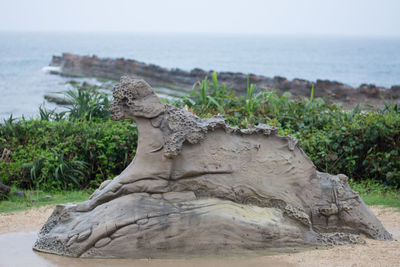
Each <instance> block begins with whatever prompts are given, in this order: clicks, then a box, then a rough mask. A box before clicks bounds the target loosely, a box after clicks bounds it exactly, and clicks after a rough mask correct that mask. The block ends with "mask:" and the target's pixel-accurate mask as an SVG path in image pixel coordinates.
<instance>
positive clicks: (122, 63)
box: [49, 53, 400, 108]
mask: <svg viewBox="0 0 400 267" xmlns="http://www.w3.org/2000/svg"><path fill="white" fill-rule="evenodd" d="M49 68H50V69H49V70H50V72H51V73H52V74H59V75H63V76H71V77H96V78H105V79H111V80H119V78H120V77H121V76H122V75H130V76H133V77H136V78H141V79H144V80H146V81H147V82H149V83H150V84H151V85H152V86H156V87H157V86H158V87H166V88H170V89H173V90H178V91H186V92H190V91H191V90H192V87H193V84H195V83H196V82H197V81H199V80H202V79H204V78H205V77H209V78H210V77H211V72H212V71H204V70H202V69H199V68H195V69H193V70H191V71H190V72H188V71H184V70H181V69H177V68H176V69H167V68H163V67H160V66H157V65H154V64H147V63H143V62H139V61H136V60H133V59H124V58H115V59H114V58H99V57H97V56H95V55H94V56H80V55H76V54H70V53H63V54H62V55H61V56H53V58H52V60H51V62H50V65H49ZM247 77H249V79H250V83H254V84H256V85H257V87H258V88H259V89H261V90H276V91H278V92H279V93H284V92H290V93H291V94H292V96H293V97H309V96H310V90H311V87H312V85H313V84H314V86H315V90H314V92H315V95H314V96H315V97H323V98H325V100H326V101H327V102H339V103H342V104H343V106H344V107H345V108H351V107H354V106H355V105H357V104H369V105H372V106H382V105H383V102H382V99H385V101H389V102H390V101H395V102H398V101H400V85H393V86H392V87H391V88H385V87H378V86H375V85H374V84H361V85H360V86H359V87H357V88H354V87H351V86H349V85H346V84H343V83H340V82H337V81H330V80H317V81H316V82H311V81H307V80H303V79H293V80H288V79H286V78H285V77H280V76H275V77H273V78H270V77H266V76H262V75H255V74H249V75H246V74H244V73H240V72H218V80H219V81H220V82H224V83H225V84H226V85H227V86H228V88H231V89H233V90H234V91H235V92H236V93H237V94H239V95H244V94H245V93H246V83H247Z"/></svg>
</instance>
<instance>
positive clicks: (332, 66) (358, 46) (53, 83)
mask: <svg viewBox="0 0 400 267" xmlns="http://www.w3.org/2000/svg"><path fill="white" fill-rule="evenodd" d="M63 52H70V53H76V54H81V55H93V54H96V55H98V56H100V57H124V58H131V59H136V60H139V61H143V62H146V63H153V64H157V65H160V66H163V67H167V68H180V69H183V70H191V69H193V68H196V67H198V68H202V69H205V70H215V71H235V72H236V71H237V72H244V73H255V74H261V75H265V76H270V77H272V76H275V75H279V76H284V77H287V78H289V79H293V78H302V79H307V80H312V81H314V80H316V79H329V80H336V81H340V82H343V83H346V84H348V85H351V86H359V85H360V84H361V83H373V84H376V85H379V86H385V87H390V86H392V85H400V38H399V39H395V38H352V37H315V36H314V37H310V36H308V37H301V36H261V35H225V34H222V35H215V34H196V35H195V34H186V35H185V34H133V33H130V34H129V33H125V34H124V33H32V32H31V33H23V32H0V119H3V118H7V117H9V116H10V114H13V116H14V117H21V116H22V115H24V116H25V117H33V116H37V115H38V107H39V105H41V104H43V103H44V99H43V95H44V94H45V93H49V92H56V91H62V90H65V89H66V85H65V82H66V81H67V80H68V78H63V77H60V76H56V75H50V74H47V73H45V72H44V71H43V70H42V69H43V67H45V66H47V65H48V64H49V62H50V60H51V57H52V55H61V53H63ZM92 82H95V81H94V80H92ZM45 107H47V108H54V107H55V106H54V105H52V104H49V103H45Z"/></svg>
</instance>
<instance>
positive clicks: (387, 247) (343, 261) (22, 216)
mask: <svg viewBox="0 0 400 267" xmlns="http://www.w3.org/2000/svg"><path fill="white" fill-rule="evenodd" d="M53 208H54V206H44V207H40V208H33V209H30V210H27V211H20V212H12V213H3V214H0V234H5V233H9V232H29V231H37V230H39V229H40V227H41V226H42V225H43V224H44V223H45V221H46V220H47V218H48V217H49V216H50V214H51V212H52V210H53ZM371 209H372V211H373V212H374V213H375V214H376V215H377V216H378V218H379V219H380V220H381V222H382V223H383V224H384V225H385V227H386V229H387V230H388V231H389V232H391V233H392V234H393V236H394V238H395V239H396V241H393V242H385V241H376V240H372V239H366V241H367V243H366V244H365V245H354V246H340V247H335V248H331V249H324V250H321V249H316V250H311V251H304V252H299V253H294V254H282V255H275V256H263V257H256V258H249V259H240V260H239V261H238V260H233V259H226V260H223V259H216V260H215V261H213V260H210V259H208V260H204V261H202V260H153V261H151V263H150V262H148V263H147V261H146V262H143V261H141V262H137V263H141V264H143V266H166V265H167V266H169V264H172V265H171V266H193V264H194V265H195V266H214V265H215V266H274V265H276V264H278V265H279V266H280V267H282V266H324V267H328V266H351V267H356V266H400V242H399V241H397V240H400V212H397V211H395V210H394V209H392V208H384V207H372V208H371ZM54 257H55V256H54ZM88 263H89V262H85V263H84V264H85V265H87V264H88ZM114 263H117V262H114ZM274 263H275V264H274ZM97 264H98V263H97ZM141 264H139V265H140V266H142V265H141ZM157 264H159V265H157ZM237 264H239V265H237ZM243 264H244V265H243ZM89 265H90V264H89ZM0 266H1V264H0ZM57 266H62V264H60V265H59V264H57ZM124 266H125V265H124Z"/></svg>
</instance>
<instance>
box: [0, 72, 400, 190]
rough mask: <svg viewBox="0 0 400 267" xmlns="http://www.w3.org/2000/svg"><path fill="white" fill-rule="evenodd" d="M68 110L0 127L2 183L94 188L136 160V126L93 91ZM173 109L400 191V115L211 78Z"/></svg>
mask: <svg viewBox="0 0 400 267" xmlns="http://www.w3.org/2000/svg"><path fill="white" fill-rule="evenodd" d="M68 96H69V97H70V100H72V101H73V102H74V104H73V105H71V107H70V108H69V109H68V111H67V112H65V113H62V114H61V113H56V112H54V111H47V110H43V109H41V110H40V118H38V119H31V120H24V119H20V120H14V119H12V117H10V119H9V120H6V121H4V123H2V124H0V153H1V152H2V151H4V149H8V150H10V151H12V154H11V155H10V157H9V158H8V159H3V160H0V178H1V180H0V181H1V182H3V183H5V184H8V185H15V186H18V187H21V188H39V187H40V188H41V189H42V190H54V189H56V190H57V189H83V188H95V187H97V186H98V185H99V184H100V183H101V182H102V181H103V180H105V179H110V178H113V177H114V176H115V175H118V174H119V173H120V172H121V171H122V170H123V169H124V168H125V167H126V165H127V164H128V163H129V162H130V161H131V160H132V158H133V156H134V155H135V151H136V145H137V143H136V142H137V131H136V128H135V125H134V124H133V122H129V121H119V122H114V121H111V120H110V119H109V118H108V115H109V111H108V105H109V101H108V99H107V96H106V95H105V94H101V93H98V92H97V91H96V90H92V89H90V90H88V89H87V88H84V87H80V86H78V87H77V90H76V92H69V93H68ZM169 103H170V104H173V105H177V106H179V107H181V108H186V109H189V110H190V111H192V112H194V113H196V114H197V115H198V116H200V117H210V116H213V115H216V114H220V115H223V116H224V117H225V118H226V119H227V120H228V122H229V123H230V124H232V125H236V126H239V127H243V128H248V127H252V126H254V125H257V124H259V123H265V124H269V125H273V126H277V127H279V128H280V134H281V135H292V136H295V137H296V138H297V139H298V140H299V142H300V146H301V147H302V148H303V149H304V150H305V152H306V153H307V155H308V156H310V158H311V159H312V160H313V161H314V163H315V164H316V166H317V168H318V169H319V170H320V171H324V172H330V173H334V174H337V173H344V174H346V175H348V176H349V177H351V178H352V179H354V180H356V181H361V180H370V179H373V180H376V181H380V182H381V183H382V184H384V185H390V186H396V187H400V108H399V106H398V105H394V104H391V105H389V104H386V106H385V108H382V109H372V110H369V111H365V110H364V111H363V110H361V109H360V108H358V107H357V108H355V109H353V110H350V111H345V110H343V108H342V107H341V106H340V105H338V104H327V103H325V102H324V100H322V99H320V98H314V97H313V89H311V91H310V98H301V99H292V98H291V96H290V94H283V95H282V96H279V95H278V94H277V93H276V92H272V91H259V90H257V88H256V86H255V85H252V84H248V85H247V92H246V95H245V96H235V94H234V92H233V91H231V90H228V89H227V87H226V86H225V85H224V84H220V83H218V79H217V76H216V74H213V75H212V77H211V81H208V80H207V79H205V80H203V81H201V82H198V83H197V84H196V85H195V88H194V90H193V92H192V93H191V94H190V95H189V96H187V97H184V98H182V99H178V100H176V101H169Z"/></svg>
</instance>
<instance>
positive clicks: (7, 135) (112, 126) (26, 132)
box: [0, 119, 137, 190]
mask: <svg viewBox="0 0 400 267" xmlns="http://www.w3.org/2000/svg"><path fill="white" fill-rule="evenodd" d="M0 136H1V137H0V151H3V150H4V149H5V148H7V149H9V150H11V151H12V155H11V157H10V159H8V160H6V161H5V160H3V161H0V177H1V181H2V182H3V183H5V184H13V185H16V186H18V187H20V188H39V187H40V188H41V189H43V190H53V189H85V188H88V187H97V186H98V185H99V184H100V183H101V182H102V181H103V180H106V179H110V178H113V177H114V176H116V175H118V174H119V173H120V172H121V171H122V170H123V169H124V168H125V167H126V165H127V164H128V163H129V162H130V160H131V159H132V158H133V156H134V154H135V151H136V142H137V131H136V127H135V125H134V124H132V122H128V121H122V122H114V121H111V120H100V121H73V122H71V121H65V120H60V121H46V120H40V119H34V120H23V119H22V120H19V121H12V122H7V123H3V124H0Z"/></svg>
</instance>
